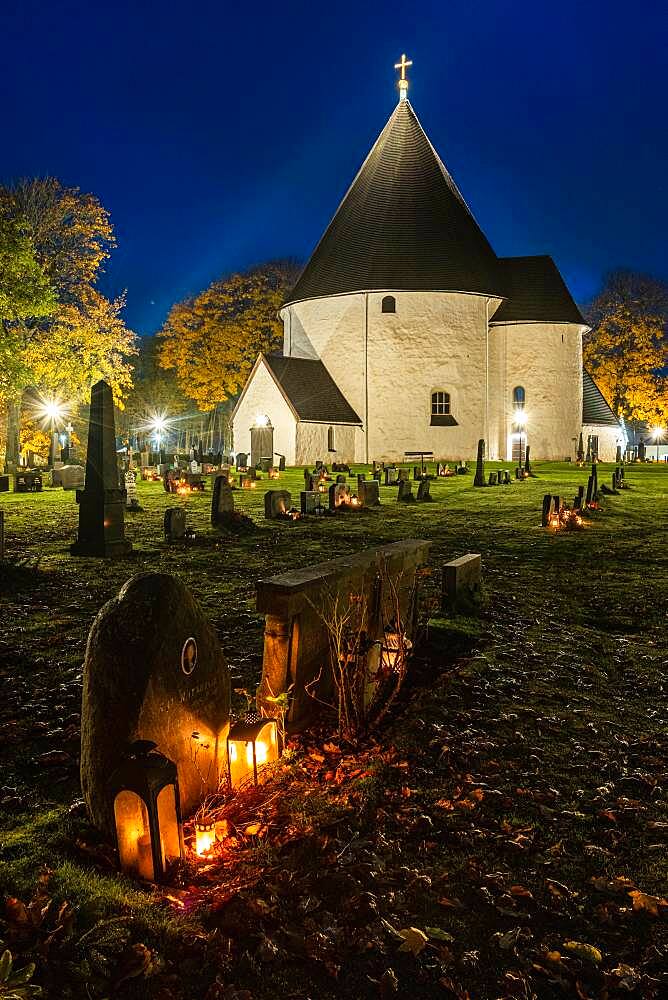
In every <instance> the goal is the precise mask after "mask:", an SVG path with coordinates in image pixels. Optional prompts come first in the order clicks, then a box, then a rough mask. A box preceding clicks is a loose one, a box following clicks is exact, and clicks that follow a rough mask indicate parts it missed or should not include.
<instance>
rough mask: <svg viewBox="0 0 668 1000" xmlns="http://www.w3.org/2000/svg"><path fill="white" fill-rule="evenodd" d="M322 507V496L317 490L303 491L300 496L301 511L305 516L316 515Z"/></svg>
mask: <svg viewBox="0 0 668 1000" xmlns="http://www.w3.org/2000/svg"><path fill="white" fill-rule="evenodd" d="M319 507H320V494H319V493H318V491H317V490H302V492H301V493H300V494H299V510H300V511H301V513H302V515H303V516H306V515H307V514H315V513H316V512H317V511H318V509H319Z"/></svg>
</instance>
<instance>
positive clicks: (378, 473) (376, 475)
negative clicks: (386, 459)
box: [373, 469, 383, 483]
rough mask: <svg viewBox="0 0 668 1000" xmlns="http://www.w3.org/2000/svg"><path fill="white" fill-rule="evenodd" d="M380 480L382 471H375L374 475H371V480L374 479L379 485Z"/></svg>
mask: <svg viewBox="0 0 668 1000" xmlns="http://www.w3.org/2000/svg"><path fill="white" fill-rule="evenodd" d="M382 478H383V470H382V469H376V470H375V472H374V474H373V479H375V481H376V482H377V483H380V481H381V479H382Z"/></svg>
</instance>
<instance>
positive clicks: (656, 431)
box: [652, 426, 666, 462]
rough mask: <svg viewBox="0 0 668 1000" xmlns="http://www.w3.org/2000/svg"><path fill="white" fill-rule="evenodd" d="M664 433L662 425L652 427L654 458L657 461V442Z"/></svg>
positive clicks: (661, 438)
mask: <svg viewBox="0 0 668 1000" xmlns="http://www.w3.org/2000/svg"><path fill="white" fill-rule="evenodd" d="M665 433H666V430H665V428H664V427H658V426H657V427H652V437H653V438H654V444H655V445H656V460H657V462H658V461H659V442H660V441H662V440H663V436H664V434H665Z"/></svg>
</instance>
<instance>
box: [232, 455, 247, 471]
mask: <svg viewBox="0 0 668 1000" xmlns="http://www.w3.org/2000/svg"><path fill="white" fill-rule="evenodd" d="M235 461H236V465H237V469H245V468H246V467H247V465H248V455H247V454H246V452H245V451H239V452H237V457H236V459H235Z"/></svg>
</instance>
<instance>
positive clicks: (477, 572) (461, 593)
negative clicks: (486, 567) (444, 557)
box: [441, 552, 482, 612]
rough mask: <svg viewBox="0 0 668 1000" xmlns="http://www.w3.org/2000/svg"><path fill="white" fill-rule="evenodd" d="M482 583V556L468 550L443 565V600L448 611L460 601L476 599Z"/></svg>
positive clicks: (445, 610) (445, 609) (444, 607)
mask: <svg viewBox="0 0 668 1000" xmlns="http://www.w3.org/2000/svg"><path fill="white" fill-rule="evenodd" d="M481 584H482V557H481V556H480V555H479V554H478V553H476V552H467V553H466V555H465V556H460V557H459V559H453V560H452V561H451V562H448V563H446V564H445V566H444V567H443V572H442V590H441V602H442V606H443V610H444V612H447V611H448V610H449V609H450V608H451V607H452V606H453V605H454V604H456V603H457V602H458V601H470V600H476V599H477V598H478V597H479V595H480V587H481Z"/></svg>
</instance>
